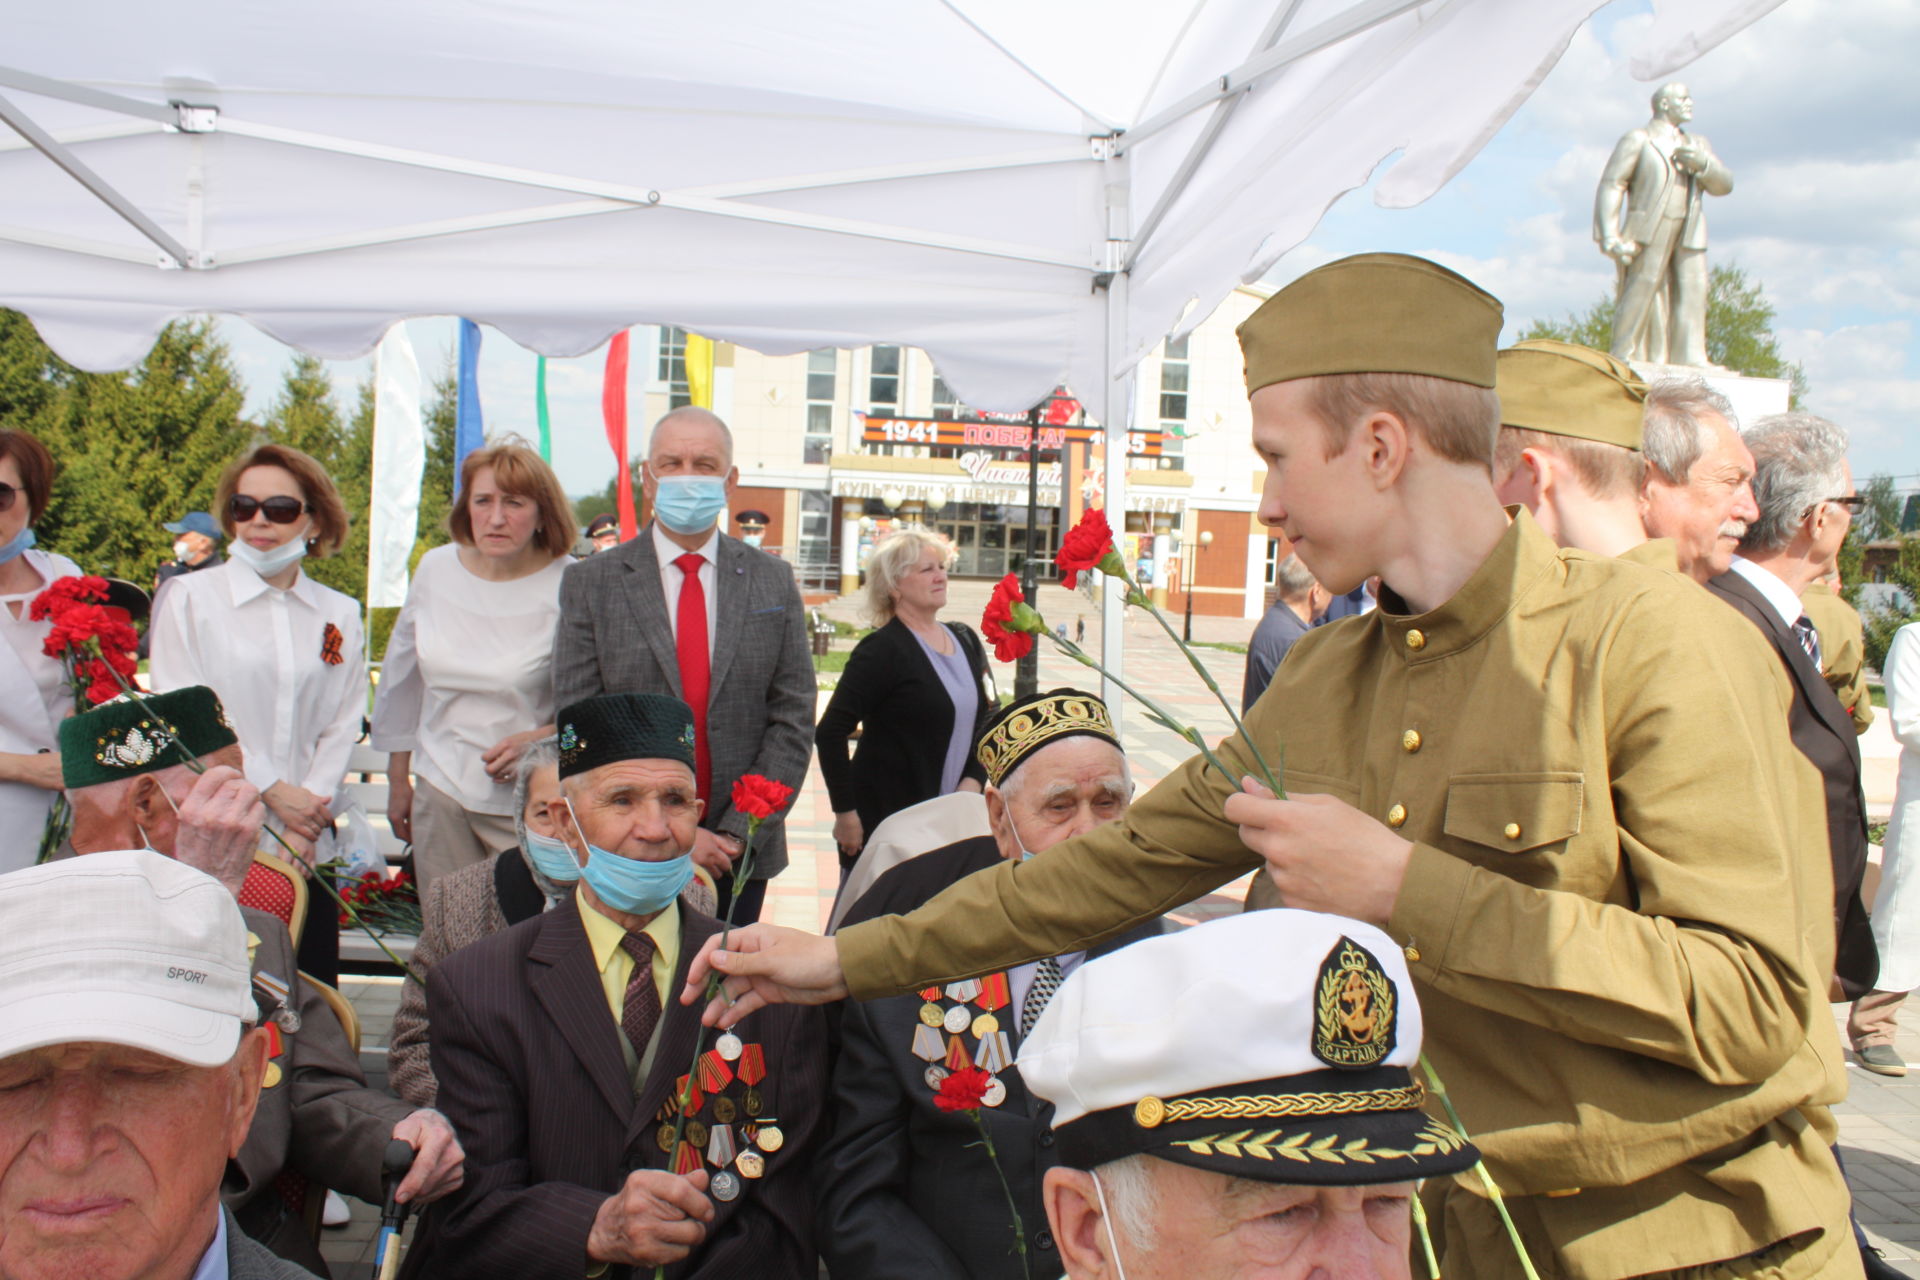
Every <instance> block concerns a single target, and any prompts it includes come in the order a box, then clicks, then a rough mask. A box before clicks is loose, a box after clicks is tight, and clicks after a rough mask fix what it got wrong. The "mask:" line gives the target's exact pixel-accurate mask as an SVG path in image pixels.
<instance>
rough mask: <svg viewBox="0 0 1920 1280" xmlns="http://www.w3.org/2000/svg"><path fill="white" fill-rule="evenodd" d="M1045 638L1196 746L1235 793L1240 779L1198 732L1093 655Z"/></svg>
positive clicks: (1052, 637)
mask: <svg viewBox="0 0 1920 1280" xmlns="http://www.w3.org/2000/svg"><path fill="white" fill-rule="evenodd" d="M1043 621H1044V620H1043ZM1047 637H1048V639H1050V640H1052V641H1053V643H1054V646H1055V647H1056V648H1058V649H1059V650H1060V651H1061V652H1062V653H1064V654H1066V655H1067V656H1068V657H1069V658H1072V659H1073V660H1074V661H1075V662H1078V663H1079V664H1081V665H1082V666H1085V667H1091V668H1093V670H1095V671H1098V672H1099V673H1100V674H1101V675H1103V676H1105V677H1106V678H1107V679H1109V680H1111V681H1113V682H1114V683H1115V684H1117V685H1119V686H1120V687H1121V689H1123V690H1125V691H1126V692H1127V693H1129V694H1131V695H1132V696H1133V698H1134V699H1135V700H1136V701H1138V702H1139V703H1140V705H1142V706H1144V707H1145V708H1146V709H1147V714H1148V715H1149V716H1150V717H1152V718H1153V719H1154V720H1157V721H1158V722H1159V723H1161V724H1163V725H1165V726H1166V727H1167V728H1169V729H1171V730H1173V731H1174V732H1175V733H1177V734H1179V735H1180V736H1181V737H1183V738H1185V739H1186V740H1187V741H1188V742H1190V743H1192V744H1193V745H1194V746H1196V747H1198V748H1199V749H1200V754H1201V755H1202V756H1203V757H1205V759H1206V762H1207V763H1208V764H1210V765H1212V766H1213V767H1214V768H1216V769H1218V770H1219V771H1220V776H1221V777H1223V778H1225V779H1226V780H1227V785H1228V786H1229V787H1232V788H1233V789H1234V790H1236V791H1237V790H1239V789H1240V779H1238V778H1236V777H1234V776H1233V774H1232V773H1230V772H1229V771H1228V770H1227V766H1225V765H1224V764H1221V763H1220V758H1219V757H1218V756H1216V755H1214V754H1213V750H1212V748H1210V747H1208V746H1207V740H1206V739H1205V738H1203V737H1201V736H1200V731H1199V730H1198V729H1195V728H1193V727H1192V726H1191V725H1183V724H1181V723H1180V722H1179V721H1178V720H1175V719H1174V718H1173V714H1172V713H1171V712H1169V711H1168V710H1167V709H1166V708H1165V707H1162V706H1161V705H1160V704H1159V703H1157V702H1155V701H1154V700H1153V699H1152V698H1149V697H1148V696H1147V695H1146V694H1144V693H1142V692H1140V691H1139V690H1138V689H1136V688H1134V687H1133V686H1132V685H1130V684H1128V683H1127V682H1126V681H1125V680H1122V679H1121V678H1120V677H1119V676H1116V675H1115V674H1113V672H1111V671H1109V670H1107V669H1106V668H1105V667H1103V666H1101V665H1100V664H1099V663H1098V662H1095V661H1094V660H1093V655H1091V654H1089V653H1088V652H1087V651H1086V650H1085V649H1082V648H1081V647H1080V646H1079V645H1077V644H1075V643H1074V642H1073V641H1071V640H1062V639H1061V638H1060V636H1059V634H1058V633H1057V632H1054V631H1051V630H1049V631H1048V632H1047Z"/></svg>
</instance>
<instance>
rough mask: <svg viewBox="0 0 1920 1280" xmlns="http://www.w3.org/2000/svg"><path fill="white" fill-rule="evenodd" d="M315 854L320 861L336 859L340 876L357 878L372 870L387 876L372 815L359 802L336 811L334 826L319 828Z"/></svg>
mask: <svg viewBox="0 0 1920 1280" xmlns="http://www.w3.org/2000/svg"><path fill="white" fill-rule="evenodd" d="M314 855H315V857H316V859H317V860H318V861H319V862H321V863H323V864H324V863H336V864H337V865H338V866H339V869H340V870H339V878H340V879H341V880H343V881H347V880H358V879H359V878H360V877H361V876H363V875H366V874H367V873H369V872H371V873H373V874H374V875H377V876H379V877H381V878H382V879H385V878H386V874H387V860H386V859H385V858H383V857H381V856H380V842H379V841H378V840H377V839H375V838H374V834H373V819H371V818H369V817H368V816H367V810H366V807H365V806H364V805H361V804H360V803H358V802H355V803H353V804H350V805H348V806H347V807H346V808H345V809H344V810H340V811H337V812H336V814H335V816H334V820H333V829H332V830H330V831H322V832H321V833H320V839H319V841H318V842H317V843H316V844H315V847H314Z"/></svg>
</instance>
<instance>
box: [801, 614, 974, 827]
mask: <svg viewBox="0 0 1920 1280" xmlns="http://www.w3.org/2000/svg"><path fill="white" fill-rule="evenodd" d="M947 629H948V630H949V631H951V632H952V633H953V637H954V643H956V644H958V645H959V646H960V652H961V653H964V654H965V655H966V656H967V667H968V669H969V670H970V671H972V673H973V688H974V692H975V694H976V695H977V697H976V699H975V701H974V716H973V720H972V723H971V724H970V725H969V726H968V728H969V730H970V732H969V737H968V743H967V765H966V768H965V769H963V770H961V774H960V776H961V777H963V778H973V779H975V780H977V781H979V782H982V783H984V782H985V781H986V777H987V774H986V770H985V769H983V768H981V767H980V762H979V760H977V759H975V758H974V754H973V747H974V745H975V744H976V743H978V742H979V741H980V731H981V730H982V729H983V728H985V727H986V723H987V720H988V718H989V717H990V716H991V715H992V714H993V705H992V704H991V703H989V702H988V701H987V693H986V689H985V687H984V684H983V681H984V680H985V678H986V671H987V653H986V650H985V649H984V648H982V647H981V644H980V639H979V637H978V636H976V635H974V634H973V629H972V628H970V627H968V626H966V625H965V624H964V623H952V622H949V623H948V624H947ZM953 716H954V708H953V700H952V699H950V698H949V697H948V696H947V687H946V686H945V685H944V684H942V683H941V682H940V673H939V672H937V671H935V670H934V668H933V662H932V660H931V659H929V658H928V657H927V654H926V651H925V650H924V649H922V648H921V647H920V642H919V640H917V639H915V638H914V634H913V632H912V631H910V630H908V629H907V624H906V623H904V622H902V621H900V619H898V618H895V619H893V621H891V622H889V623H887V625H886V626H884V627H881V628H880V629H879V630H878V631H875V632H874V633H873V634H872V635H870V636H868V637H866V638H865V639H864V640H862V641H861V642H860V643H859V644H857V645H855V646H854V649H853V652H852V654H850V655H849V656H848V658H847V669H846V671H845V672H843V673H842V674H841V676H840V683H839V684H838V685H836V686H835V687H834V690H833V699H832V701H830V702H828V703H827V709H826V711H825V712H823V713H822V714H821V716H820V724H819V726H818V727H817V728H816V729H815V730H814V731H813V741H814V745H815V746H817V747H819V749H820V772H821V774H822V776H824V777H825V778H826V780H827V796H828V799H829V800H830V801H831V802H832V804H833V811H834V812H835V813H845V812H846V811H847V810H849V809H853V810H856V811H857V812H858V813H859V814H860V825H861V827H862V828H864V829H865V830H867V831H872V830H873V829H874V828H875V827H877V826H879V825H880V823H881V821H882V820H883V819H885V818H887V817H889V816H891V815H892V814H895V813H898V812H899V811H900V810H902V809H904V808H906V807H907V806H908V805H914V804H919V803H920V802H921V801H922V800H931V799H933V798H934V797H935V796H937V795H939V794H941V791H940V770H941V767H942V766H943V765H945V764H946V762H947V742H948V739H949V738H950V737H951V735H952V733H953ZM855 725H863V726H865V727H864V728H863V729H861V731H860V743H859V745H858V746H856V747H855V748H854V751H853V760H852V761H851V762H849V761H848V760H847V736H848V735H849V734H851V733H852V732H853V729H854V726H855Z"/></svg>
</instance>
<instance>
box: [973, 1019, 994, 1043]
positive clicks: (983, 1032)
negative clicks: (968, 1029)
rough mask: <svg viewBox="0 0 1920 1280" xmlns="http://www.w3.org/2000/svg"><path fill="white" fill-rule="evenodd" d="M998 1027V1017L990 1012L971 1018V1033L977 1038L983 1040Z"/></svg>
mask: <svg viewBox="0 0 1920 1280" xmlns="http://www.w3.org/2000/svg"><path fill="white" fill-rule="evenodd" d="M999 1029H1000V1019H998V1018H996V1017H994V1016H993V1015H992V1014H990V1013H983V1014H981V1015H980V1016H979V1017H977V1018H975V1019H974V1020H973V1034H974V1036H975V1037H976V1038H978V1039H981V1040H985V1039H986V1038H987V1037H988V1036H990V1035H992V1034H993V1033H994V1032H996V1031H998V1030H999Z"/></svg>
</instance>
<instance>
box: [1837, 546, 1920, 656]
mask: <svg viewBox="0 0 1920 1280" xmlns="http://www.w3.org/2000/svg"><path fill="white" fill-rule="evenodd" d="M1842 572H1844V569H1843V570H1842ZM1886 581H1887V582H1888V583H1889V584H1890V585H1891V586H1892V587H1893V589H1894V595H1893V602H1892V604H1891V605H1890V606H1889V607H1887V608H1884V609H1872V610H1869V611H1867V612H1866V613H1865V614H1864V615H1863V616H1862V618H1861V621H1862V622H1863V623H1864V624H1865V627H1866V633H1867V634H1866V650H1867V665H1868V666H1869V667H1872V668H1873V669H1874V670H1875V671H1878V670H1880V669H1881V668H1882V667H1884V666H1885V665H1886V660H1887V650H1888V649H1889V648H1890V647H1892V645H1893V635H1894V633H1895V632H1896V631H1898V630H1900V628H1901V627H1904V626H1906V625H1907V624H1908V623H1909V622H1912V621H1914V620H1915V616H1914V610H1915V609H1916V607H1920V537H1916V536H1915V535H1913V534H1906V535H1904V536H1902V537H1901V539H1900V555H1899V558H1898V559H1896V560H1895V561H1894V562H1893V564H1891V565H1889V566H1888V568H1887V577H1886Z"/></svg>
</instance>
